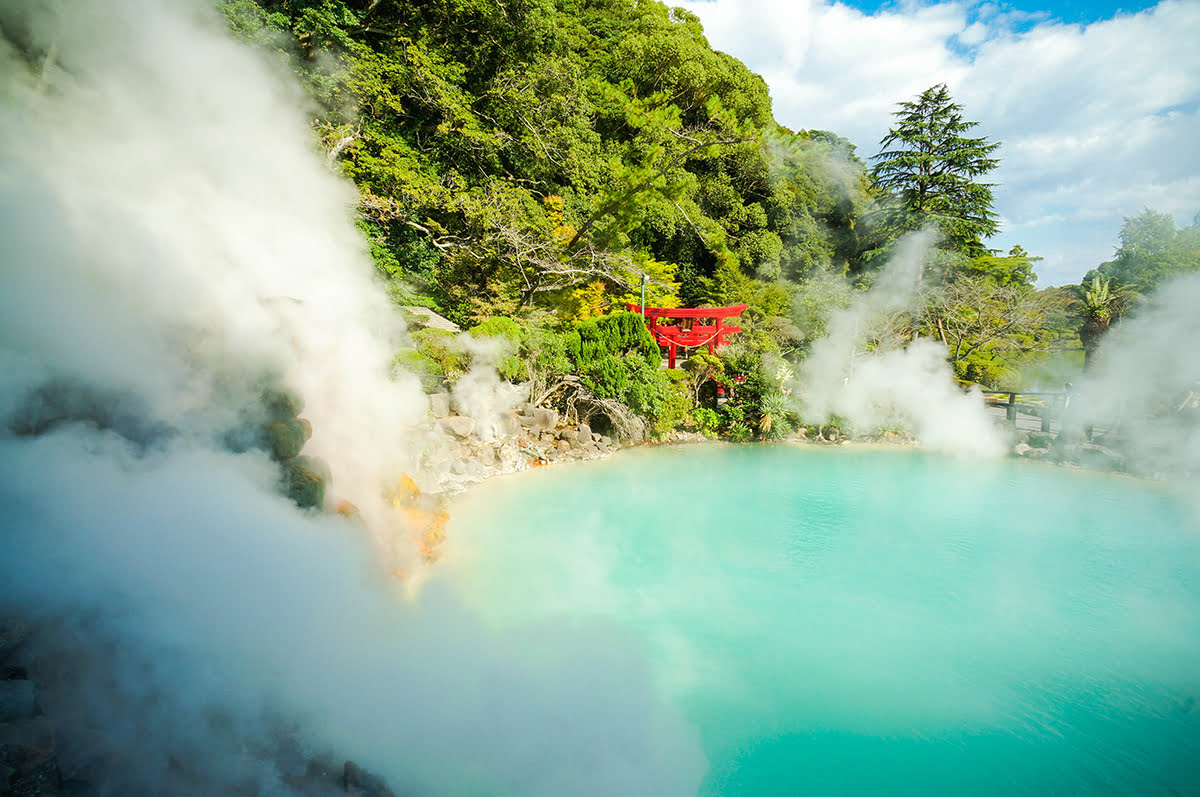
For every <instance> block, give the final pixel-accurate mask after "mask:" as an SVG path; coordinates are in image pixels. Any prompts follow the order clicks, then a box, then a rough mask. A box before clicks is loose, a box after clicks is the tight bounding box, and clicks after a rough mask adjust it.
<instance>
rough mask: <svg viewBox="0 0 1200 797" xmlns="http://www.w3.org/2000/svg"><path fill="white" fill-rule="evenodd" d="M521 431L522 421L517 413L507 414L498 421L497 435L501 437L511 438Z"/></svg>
mask: <svg viewBox="0 0 1200 797" xmlns="http://www.w3.org/2000/svg"><path fill="white" fill-rule="evenodd" d="M520 431H521V421H520V420H519V419H518V418H517V415H516V413H513V412H506V413H503V414H502V415H501V416H500V417H499V418H497V419H496V434H498V435H500V436H501V437H510V436H512V435H514V434H517V433H518V432H520Z"/></svg>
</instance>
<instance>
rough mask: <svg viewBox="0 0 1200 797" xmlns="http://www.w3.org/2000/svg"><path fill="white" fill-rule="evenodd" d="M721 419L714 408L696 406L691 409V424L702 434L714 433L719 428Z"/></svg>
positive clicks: (710, 434) (709, 434)
mask: <svg viewBox="0 0 1200 797" xmlns="http://www.w3.org/2000/svg"><path fill="white" fill-rule="evenodd" d="M722 420H723V419H722V417H721V416H720V415H719V414H718V413H717V411H716V410H713V409H709V408H708V407H696V408H695V409H693V410H692V425H693V426H694V427H695V428H696V431H698V432H700V433H701V434H703V435H708V436H710V437H711V436H712V435H715V434H716V433H717V430H718V429H720V428H721V421H722Z"/></svg>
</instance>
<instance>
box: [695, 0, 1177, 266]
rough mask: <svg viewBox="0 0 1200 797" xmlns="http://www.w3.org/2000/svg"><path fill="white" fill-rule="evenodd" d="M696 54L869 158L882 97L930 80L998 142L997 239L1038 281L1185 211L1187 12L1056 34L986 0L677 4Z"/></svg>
mask: <svg viewBox="0 0 1200 797" xmlns="http://www.w3.org/2000/svg"><path fill="white" fill-rule="evenodd" d="M683 5H684V7H685V8H687V9H688V10H690V11H692V12H693V13H695V14H696V15H697V16H699V17H700V19H701V21H702V22H703V23H704V26H705V32H706V34H707V35H708V38H709V41H710V42H711V43H712V45H713V46H714V47H715V48H717V49H719V50H724V51H726V52H729V53H731V54H733V55H734V56H736V57H738V58H740V59H742V60H743V61H745V63H746V64H747V65H748V66H749V67H750V68H751V69H753V70H754V71H756V72H759V73H760V74H762V75H763V77H764V78H766V80H767V82H768V84H769V85H770V87H771V95H772V97H773V98H774V103H775V117H776V118H777V119H778V120H779V121H780V122H781V123H782V124H784V125H786V126H788V127H791V128H793V129H814V128H816V129H825V130H833V131H834V132H836V133H839V134H841V135H843V136H846V137H847V138H849V139H850V140H851V141H853V142H854V143H855V144H857V145H858V148H859V154H860V155H862V156H864V157H869V156H870V155H872V154H874V153H875V152H876V151H877V147H878V142H879V140H880V139H881V138H882V137H883V136H884V134H885V133H886V132H887V127H888V125H889V123H890V121H891V113H892V112H893V111H894V110H895V108H896V103H898V102H900V101H902V100H906V99H910V98H912V97H913V96H914V95H916V94H918V93H919V92H921V91H923V90H924V89H926V88H928V87H929V86H931V85H934V84H936V83H943V82H944V83H946V84H948V85H949V87H950V90H951V92H952V93H953V94H954V97H955V99H956V100H957V101H959V102H960V103H962V104H963V106H964V113H965V115H966V117H967V118H968V119H973V120H977V121H978V122H979V123H980V125H979V127H978V128H977V131H976V132H978V133H979V134H981V135H986V136H988V137H990V138H991V139H993V140H998V141H1001V142H1003V144H1004V146H1003V148H1002V149H1001V151H1000V155H1001V158H1002V160H1003V162H1002V164H1001V167H1000V168H999V169H998V170H997V171H996V172H995V173H994V174H993V175H991V178H992V179H993V181H994V182H996V183H998V184H999V187H998V188H997V191H996V208H997V211H998V213H999V214H1000V216H1001V218H1002V221H1003V222H1004V227H1005V229H1004V231H1003V232H1002V233H1001V234H1000V235H999V236H997V238H995V239H993V241H992V242H991V243H992V245H993V246H996V247H997V248H1004V249H1007V248H1008V247H1010V246H1012V245H1013V244H1016V243H1020V244H1021V245H1022V246H1024V247H1025V248H1026V249H1028V250H1029V251H1031V252H1033V253H1035V254H1040V255H1042V256H1044V257H1045V258H1046V259H1045V261H1044V262H1043V263H1041V264H1040V267H1039V273H1040V275H1041V278H1042V279H1041V282H1042V284H1059V283H1064V282H1074V281H1076V280H1078V279H1079V278H1080V277H1081V276H1082V275H1083V273H1084V272H1086V271H1087V270H1088V269H1089V268H1092V267H1094V266H1095V265H1097V264H1099V263H1100V262H1101V261H1103V260H1105V259H1107V258H1109V257H1110V256H1111V255H1112V251H1113V247H1114V245H1115V244H1116V241H1117V233H1118V232H1119V230H1120V226H1121V222H1122V219H1123V217H1125V216H1130V215H1134V214H1136V213H1138V212H1140V211H1141V210H1142V208H1143V207H1153V208H1155V209H1158V210H1164V211H1169V212H1171V213H1174V214H1175V216H1176V220H1177V222H1178V223H1180V224H1185V223H1190V222H1191V220H1192V217H1193V215H1194V214H1195V213H1196V212H1197V211H1198V210H1200V143H1198V142H1200V48H1197V47H1196V45H1195V42H1197V41H1200V4H1196V3H1190V2H1183V1H1182V0H1165V1H1164V2H1161V3H1160V4H1159V5H1158V6H1156V7H1154V8H1151V9H1148V10H1146V11H1143V12H1141V13H1138V14H1122V15H1118V16H1116V17H1114V18H1112V19H1109V20H1104V21H1100V22H1096V23H1092V24H1090V25H1086V26H1083V25H1067V24H1063V23H1058V22H1053V21H1046V20H1045V19H1044V15H1043V17H1042V18H1041V19H1039V17H1036V16H1030V15H1025V14H1016V13H1008V12H1003V11H1001V10H999V9H998V8H997V6H995V5H993V4H988V3H983V4H980V3H968V2H952V3H939V4H935V5H925V6H921V5H917V4H911V3H910V4H901V5H899V6H897V7H894V8H889V9H887V10H880V11H878V12H876V13H874V14H871V15H867V14H863V13H862V12H860V11H858V10H856V9H853V8H850V7H848V6H845V5H841V4H838V3H833V4H828V3H824V2H817V0H802V2H792V1H791V0H751V1H750V2H746V0H683Z"/></svg>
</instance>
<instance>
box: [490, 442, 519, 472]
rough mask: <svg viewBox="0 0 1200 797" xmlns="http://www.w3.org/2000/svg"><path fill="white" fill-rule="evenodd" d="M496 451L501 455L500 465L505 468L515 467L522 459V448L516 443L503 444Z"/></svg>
mask: <svg viewBox="0 0 1200 797" xmlns="http://www.w3.org/2000/svg"><path fill="white" fill-rule="evenodd" d="M496 453H497V455H498V456H499V457H500V465H501V466H502V467H505V468H511V467H514V466H515V465H516V464H517V463H518V462H520V461H521V459H522V457H521V449H519V448H517V446H516V444H515V443H503V444H501V446H500V450H499V451H497V452H496Z"/></svg>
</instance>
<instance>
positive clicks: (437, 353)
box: [412, 327, 471, 382]
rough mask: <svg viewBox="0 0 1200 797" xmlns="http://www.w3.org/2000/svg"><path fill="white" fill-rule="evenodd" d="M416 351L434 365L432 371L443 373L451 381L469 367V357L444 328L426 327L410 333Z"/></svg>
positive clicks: (452, 334) (452, 335)
mask: <svg viewBox="0 0 1200 797" xmlns="http://www.w3.org/2000/svg"><path fill="white" fill-rule="evenodd" d="M412 339H413V344H414V345H415V346H416V348H417V352H418V353H419V354H420V355H422V356H423V357H425V358H427V359H429V360H430V361H432V362H433V364H434V365H435V366H436V370H435V371H434V373H441V374H445V375H446V378H447V379H448V380H450V381H451V382H453V381H454V380H455V379H458V377H460V376H462V375H463V374H465V373H466V372H467V369H469V368H470V367H471V358H470V356H469V355H468V354H467V353H466V352H464V351H463V350H462V349H461V348H460V347H459V345H458V342H457V341H456V340H455V339H454V333H453V332H450V331H447V330H445V329H435V328H434V327H426V328H425V329H418V330H417V331H416V332H414V333H412Z"/></svg>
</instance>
